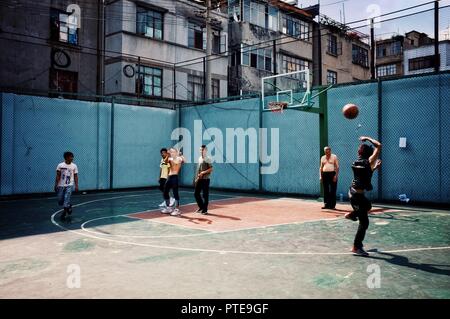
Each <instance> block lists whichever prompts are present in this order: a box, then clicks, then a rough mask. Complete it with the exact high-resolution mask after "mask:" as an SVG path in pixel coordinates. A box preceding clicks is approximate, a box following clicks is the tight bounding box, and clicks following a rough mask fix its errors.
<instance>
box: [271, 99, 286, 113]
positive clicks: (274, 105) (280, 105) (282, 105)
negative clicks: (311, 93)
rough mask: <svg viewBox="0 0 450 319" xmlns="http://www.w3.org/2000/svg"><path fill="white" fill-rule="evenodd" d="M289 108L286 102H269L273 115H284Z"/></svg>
mask: <svg viewBox="0 0 450 319" xmlns="http://www.w3.org/2000/svg"><path fill="white" fill-rule="evenodd" d="M287 106H288V104H287V103H286V102H269V109H270V111H271V112H272V113H277V114H283V112H284V109H286V108H287Z"/></svg>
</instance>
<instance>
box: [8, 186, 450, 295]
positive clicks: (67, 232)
mask: <svg viewBox="0 0 450 319" xmlns="http://www.w3.org/2000/svg"><path fill="white" fill-rule="evenodd" d="M181 197H182V204H185V206H184V207H182V211H183V213H184V214H183V216H182V217H170V216H163V215H162V214H161V213H160V212H159V211H157V210H156V209H157V208H158V204H159V203H161V201H162V198H161V194H160V192H159V191H157V190H139V191H127V192H105V193H96V194H85V195H75V196H74V197H73V200H74V205H75V206H74V213H73V216H72V218H71V220H70V221H64V222H63V221H60V219H59V214H60V208H59V207H58V206H57V203H56V199H55V198H32V199H19V200H17V199H14V200H13V199H11V200H2V201H0V210H1V211H2V214H0V247H1V254H0V297H1V298H339V299H340V298H344V299H351V298H445V299H448V298H450V212H449V211H444V210H440V211H439V210H433V209H425V208H411V207H380V206H377V205H375V206H374V214H373V215H371V218H370V226H369V229H368V232H367V235H366V239H365V249H366V250H368V251H369V252H370V257H367V258H364V257H355V256H353V255H352V254H351V253H350V252H349V248H350V247H351V246H352V242H353V237H354V234H355V232H356V229H357V225H358V223H357V222H352V221H349V220H346V219H344V217H343V214H344V213H345V211H346V210H347V209H350V208H349V205H348V203H342V204H341V205H339V207H338V208H339V209H338V210H337V211H324V212H321V211H320V206H321V203H320V202H318V201H317V200H312V199H296V198H277V197H268V196H262V195H255V194H245V193H227V192H218V191H213V192H212V195H211V205H210V215H206V216H204V215H199V214H195V213H193V211H195V209H194V208H195V207H194V206H193V205H189V204H190V203H194V202H195V201H194V197H193V194H192V190H190V189H184V190H183V191H182V192H181ZM317 207H319V208H317ZM74 267H75V268H74ZM73 269H78V270H79V277H77V278H78V279H79V284H80V285H79V287H78V286H77V287H73V285H71V282H72V281H71V280H72V279H73V274H74V273H73ZM77 274H78V273H77ZM378 274H379V276H378ZM375 275H376V277H374V276H375ZM374 278H375V279H374ZM378 279H379V280H378ZM374 283H375V284H374Z"/></svg>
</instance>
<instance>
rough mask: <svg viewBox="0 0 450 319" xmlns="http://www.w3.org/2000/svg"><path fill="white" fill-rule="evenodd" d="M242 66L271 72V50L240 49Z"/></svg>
mask: <svg viewBox="0 0 450 319" xmlns="http://www.w3.org/2000/svg"><path fill="white" fill-rule="evenodd" d="M242 65H248V66H251V67H252V68H257V69H260V70H266V71H269V72H272V49H253V48H251V47H247V48H243V49H242Z"/></svg>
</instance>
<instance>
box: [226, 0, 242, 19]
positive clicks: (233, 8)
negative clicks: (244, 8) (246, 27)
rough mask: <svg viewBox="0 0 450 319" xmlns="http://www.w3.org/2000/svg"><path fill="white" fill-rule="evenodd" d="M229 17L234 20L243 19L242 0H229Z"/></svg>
mask: <svg viewBox="0 0 450 319" xmlns="http://www.w3.org/2000/svg"><path fill="white" fill-rule="evenodd" d="M228 17H229V18H230V19H233V20H232V21H241V4H240V0H228Z"/></svg>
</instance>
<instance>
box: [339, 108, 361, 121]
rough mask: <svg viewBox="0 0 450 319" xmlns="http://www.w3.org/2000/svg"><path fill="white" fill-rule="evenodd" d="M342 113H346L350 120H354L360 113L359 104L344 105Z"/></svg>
mask: <svg viewBox="0 0 450 319" xmlns="http://www.w3.org/2000/svg"><path fill="white" fill-rule="evenodd" d="M342 113H343V114H344V116H345V117H346V118H347V119H349V120H353V119H355V118H356V117H358V114H359V108H358V106H357V105H355V104H347V105H346V106H344V108H343V109H342Z"/></svg>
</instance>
